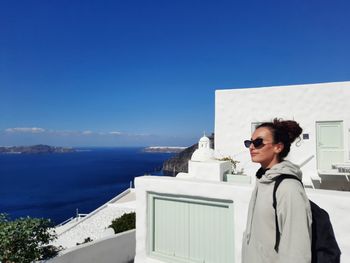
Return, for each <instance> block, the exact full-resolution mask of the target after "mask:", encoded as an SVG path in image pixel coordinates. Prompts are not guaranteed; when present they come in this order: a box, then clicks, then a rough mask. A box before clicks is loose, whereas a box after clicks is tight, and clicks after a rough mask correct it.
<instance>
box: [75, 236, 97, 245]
mask: <svg viewBox="0 0 350 263" xmlns="http://www.w3.org/2000/svg"><path fill="white" fill-rule="evenodd" d="M91 241H93V240H92V239H91V238H90V237H87V238H85V239H84V241H83V242H81V243H78V242H77V246H79V245H82V244H86V243H89V242H91Z"/></svg>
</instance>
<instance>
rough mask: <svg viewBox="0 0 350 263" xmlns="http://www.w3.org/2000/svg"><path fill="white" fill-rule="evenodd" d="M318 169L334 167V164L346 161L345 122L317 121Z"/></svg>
mask: <svg viewBox="0 0 350 263" xmlns="http://www.w3.org/2000/svg"><path fill="white" fill-rule="evenodd" d="M316 133H317V137H316V138H317V140H316V147H317V169H319V170H329V169H332V164H334V163H340V162H344V140H343V122H342V121H329V122H328V121H327V122H316Z"/></svg>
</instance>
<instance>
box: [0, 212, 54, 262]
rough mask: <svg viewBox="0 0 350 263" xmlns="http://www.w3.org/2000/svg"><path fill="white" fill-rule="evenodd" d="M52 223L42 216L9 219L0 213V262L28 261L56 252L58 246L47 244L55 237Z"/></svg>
mask: <svg viewBox="0 0 350 263" xmlns="http://www.w3.org/2000/svg"><path fill="white" fill-rule="evenodd" d="M51 227H52V223H51V221H50V220H48V219H43V218H31V217H26V218H18V219H16V220H10V219H9V217H8V215H6V214H0V262H21V263H30V262H32V261H35V260H43V259H48V258H51V257H54V256H56V255H57V254H58V251H59V248H56V247H54V246H52V245H48V244H49V242H50V241H52V240H54V239H55V238H56V234H55V233H54V231H53V230H51V229H50V228H51Z"/></svg>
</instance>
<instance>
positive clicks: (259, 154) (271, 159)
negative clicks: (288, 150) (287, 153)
mask: <svg viewBox="0 0 350 263" xmlns="http://www.w3.org/2000/svg"><path fill="white" fill-rule="evenodd" d="M258 138H261V139H262V140H263V144H262V145H261V146H259V147H257V148H255V147H254V145H253V144H251V145H250V146H249V151H250V156H251V159H252V161H253V162H255V163H260V164H261V166H262V167H264V168H271V167H272V166H273V165H275V164H277V163H279V158H278V154H279V153H280V152H281V151H282V149H283V144H282V143H277V144H275V143H274V142H273V137H272V133H271V131H270V130H269V129H268V128H265V127H261V128H258V129H256V130H255V131H254V133H253V134H252V138H251V140H255V139H258Z"/></svg>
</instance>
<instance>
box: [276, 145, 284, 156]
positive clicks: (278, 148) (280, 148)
mask: <svg viewBox="0 0 350 263" xmlns="http://www.w3.org/2000/svg"><path fill="white" fill-rule="evenodd" d="M283 149H284V144H283V143H281V142H279V143H276V144H275V146H274V152H275V153H277V154H279V153H280V152H282V151H283Z"/></svg>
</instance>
